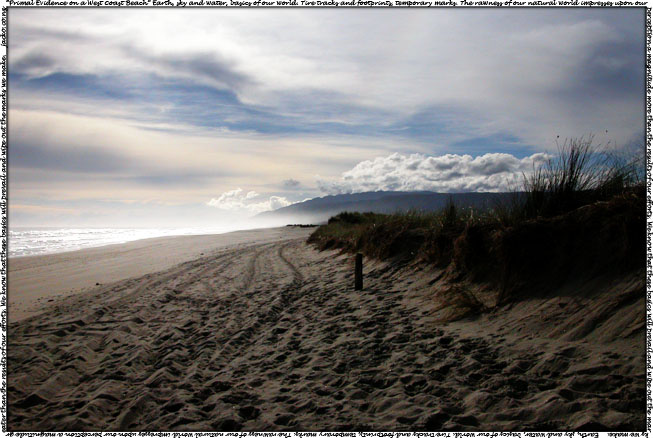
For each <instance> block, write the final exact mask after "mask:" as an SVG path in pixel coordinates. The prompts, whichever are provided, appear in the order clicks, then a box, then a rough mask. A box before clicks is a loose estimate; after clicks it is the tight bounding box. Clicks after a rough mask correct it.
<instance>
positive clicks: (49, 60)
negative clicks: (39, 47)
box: [9, 51, 56, 72]
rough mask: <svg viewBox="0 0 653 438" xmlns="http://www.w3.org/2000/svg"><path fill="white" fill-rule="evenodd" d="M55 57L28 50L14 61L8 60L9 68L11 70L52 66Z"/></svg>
mask: <svg viewBox="0 0 653 438" xmlns="http://www.w3.org/2000/svg"><path fill="white" fill-rule="evenodd" d="M55 64H56V59H55V58H53V57H52V56H50V55H48V54H45V53H43V52H41V51H33V52H29V53H27V54H26V55H24V56H21V57H19V58H18V59H17V60H15V61H13V62H12V61H10V65H9V68H10V69H11V71H13V72H24V71H30V70H31V69H33V68H44V67H53V66H54V65H55Z"/></svg>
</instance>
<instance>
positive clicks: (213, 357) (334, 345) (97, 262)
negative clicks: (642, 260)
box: [7, 228, 646, 431]
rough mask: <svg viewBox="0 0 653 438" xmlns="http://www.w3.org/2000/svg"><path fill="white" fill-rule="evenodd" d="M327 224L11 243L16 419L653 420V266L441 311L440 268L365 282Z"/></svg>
mask: <svg viewBox="0 0 653 438" xmlns="http://www.w3.org/2000/svg"><path fill="white" fill-rule="evenodd" d="M311 231H312V229H301V228H282V229H270V230H256V231H248V232H239V233H230V234H227V235H219V236H185V237H175V238H160V239H148V240H144V241H139V242H132V243H128V244H124V245H112V246H110V247H102V248H96V249H90V250H83V251H76V252H71V253H66V254H60V255H48V256H38V257H25V258H19V259H12V260H10V263H9V315H10V321H11V323H10V325H9V329H8V336H9V343H8V357H7V372H8V378H7V386H8V393H7V397H8V418H7V419H8V423H7V424H8V429H9V430H10V431H21V430H48V431H62V430H148V431H155V430H161V431H171V430H191V431H206V430H247V431H253V430H258V431H260V430H390V431H397V430H469V431H474V430H521V431H523V430H590V431H591V430H629V431H633V430H635V431H637V430H639V431H643V430H644V429H645V427H646V366H645V365H646V363H645V359H646V356H645V335H646V333H645V320H646V306H645V293H644V291H645V275H644V273H643V272H639V271H638V272H634V273H632V275H629V276H626V277H623V278H619V279H616V280H615V279H612V280H611V279H605V278H597V279H594V280H593V281H580V280H579V281H578V282H576V283H573V282H572V283H567V284H566V285H565V286H564V287H563V288H561V290H559V291H558V292H557V293H556V294H554V295H551V294H548V295H544V296H540V297H533V298H531V299H528V300H524V301H521V302H518V303H513V304H510V305H507V306H504V307H502V308H500V309H495V310H494V311H492V312H489V313H486V314H483V315H482V316H477V317H474V318H468V319H464V320H460V321H455V322H443V321H442V320H443V315H444V314H445V313H446V311H447V309H446V306H444V307H443V303H442V302H440V301H439V300H438V298H437V297H438V293H437V292H438V288H439V287H441V286H442V284H441V281H442V280H441V277H442V275H441V272H439V271H438V270H437V269H426V268H424V267H422V266H419V265H398V264H393V263H389V262H375V261H371V260H365V265H364V276H365V284H364V288H363V290H361V291H354V290H353V278H352V275H353V257H352V256H351V255H340V254H339V253H338V252H336V251H323V252H319V251H317V250H316V249H314V248H313V247H311V246H309V245H307V244H306V243H305V241H306V238H307V237H308V235H309V234H310V232H311ZM96 283H99V284H98V285H96ZM50 300H52V301H50Z"/></svg>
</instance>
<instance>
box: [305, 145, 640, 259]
mask: <svg viewBox="0 0 653 438" xmlns="http://www.w3.org/2000/svg"><path fill="white" fill-rule="evenodd" d="M643 152H645V150H644V148H641V150H635V149H632V150H630V151H626V152H625V151H623V150H622V151H619V152H613V151H610V150H608V148H604V147H601V146H595V145H594V144H593V137H591V136H590V137H588V138H577V139H571V140H568V141H565V142H564V143H563V144H562V145H558V153H557V155H555V156H553V157H551V158H550V159H549V160H547V161H546V162H545V163H544V164H543V165H541V166H540V167H537V168H534V169H533V171H532V172H531V173H529V174H524V176H523V188H522V190H521V191H515V193H514V194H513V196H512V198H511V199H510V200H508V201H504V202H502V203H500V204H497V205H495V206H493V208H490V209H486V210H473V209H463V208H459V207H457V206H456V205H455V204H454V203H453V202H452V201H450V202H449V203H448V205H446V206H445V208H443V209H442V210H440V211H437V212H421V211H409V212H398V213H395V214H378V213H352V212H343V213H340V214H338V215H336V216H334V217H332V218H331V219H329V221H328V223H327V224H326V225H322V226H320V227H319V228H318V229H317V230H316V231H315V232H314V233H313V234H312V235H311V236H310V237H309V240H308V241H309V243H313V244H315V245H316V246H317V247H318V248H320V249H333V248H341V249H343V250H344V251H349V252H362V253H364V254H366V255H368V256H372V257H375V258H379V259H386V258H390V257H395V256H401V257H404V258H409V259H421V260H424V261H426V262H429V263H432V264H435V265H437V266H447V265H448V264H449V263H451V261H452V257H453V250H454V243H455V241H456V240H457V239H458V238H459V237H460V236H461V235H462V234H463V233H464V232H465V231H466V230H469V229H470V228H474V229H476V230H478V229H484V230H485V231H483V233H485V234H486V235H489V234H490V233H491V232H492V231H493V230H501V229H506V228H509V227H516V226H520V225H522V224H525V223H527V222H529V221H532V220H535V219H538V218H540V219H541V218H552V217H555V216H560V215H563V214H565V213H568V212H571V211H573V210H576V209H578V208H579V207H582V206H584V205H588V204H592V203H595V202H598V201H607V200H609V199H612V198H614V197H615V196H620V195H622V194H624V193H626V192H629V191H632V190H640V191H641V189H643V187H644V183H645V180H644V176H643V175H644V174H645V173H644V171H643V169H644V153H643ZM468 234H469V233H468Z"/></svg>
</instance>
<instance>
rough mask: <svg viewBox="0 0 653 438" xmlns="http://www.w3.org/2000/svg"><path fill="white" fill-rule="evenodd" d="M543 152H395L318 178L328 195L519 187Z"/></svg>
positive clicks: (450, 191) (510, 188) (508, 188)
mask: <svg viewBox="0 0 653 438" xmlns="http://www.w3.org/2000/svg"><path fill="white" fill-rule="evenodd" d="M548 157H549V156H548V155H547V154H544V153H537V154H533V155H531V156H529V157H525V158H522V159H518V158H516V157H515V156H513V155H510V154H503V153H490V154H485V155H481V156H477V157H475V158H473V157H472V156H471V155H456V154H446V155H440V156H427V155H423V154H411V155H404V154H400V153H394V154H392V155H390V156H387V157H378V158H376V159H374V160H367V161H362V162H360V163H358V164H357V165H356V166H355V167H354V168H353V169H351V170H348V171H346V172H344V173H343V174H342V177H341V178H340V179H339V180H336V181H328V180H323V179H319V178H318V181H317V184H318V188H319V189H320V190H321V191H322V192H324V193H327V194H339V193H360V192H372V191H380V190H384V191H385V190H387V191H421V190H425V191H433V192H444V193H455V192H503V191H509V190H513V189H515V188H518V186H519V184H520V183H521V181H522V176H523V174H524V173H528V172H529V171H532V169H533V166H538V165H539V164H541V163H543V162H545V161H546V159H547V158H548Z"/></svg>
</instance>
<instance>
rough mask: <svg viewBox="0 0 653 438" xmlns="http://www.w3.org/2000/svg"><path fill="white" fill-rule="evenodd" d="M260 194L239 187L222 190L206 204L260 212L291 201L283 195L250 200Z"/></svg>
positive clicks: (226, 208) (286, 204)
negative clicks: (263, 199)
mask: <svg viewBox="0 0 653 438" xmlns="http://www.w3.org/2000/svg"><path fill="white" fill-rule="evenodd" d="M260 196H261V195H259V194H258V193H256V192H254V191H249V192H245V191H243V189H241V188H240V187H239V188H237V189H234V190H230V191H228V192H224V193H223V194H221V195H220V196H219V197H218V198H211V200H210V201H209V202H207V203H206V205H208V206H211V207H216V208H220V209H222V210H230V211H241V212H250V213H261V212H263V211H269V210H276V209H278V208H281V207H286V206H288V205H290V204H292V202H290V201H289V200H288V199H286V198H284V197H283V196H270V197H269V198H268V199H267V200H265V201H261V202H254V201H252V200H253V199H255V198H258V197H260Z"/></svg>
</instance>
